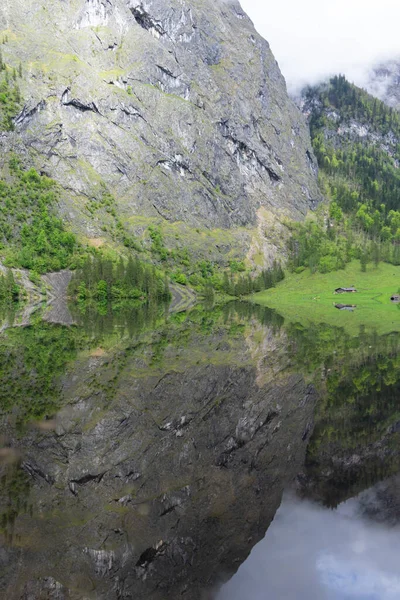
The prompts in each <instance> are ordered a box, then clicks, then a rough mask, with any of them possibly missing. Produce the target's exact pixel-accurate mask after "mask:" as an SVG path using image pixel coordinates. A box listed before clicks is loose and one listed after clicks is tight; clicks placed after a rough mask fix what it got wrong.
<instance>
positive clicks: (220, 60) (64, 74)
mask: <svg viewBox="0 0 400 600" xmlns="http://www.w3.org/2000/svg"><path fill="white" fill-rule="evenodd" d="M1 30H4V31H7V41H6V43H4V44H3V45H2V53H3V59H4V60H5V61H6V62H7V64H9V65H10V66H18V64H19V62H21V63H22V65H23V81H21V91H22V96H23V98H24V99H25V105H24V107H23V108H22V110H21V112H20V114H19V115H17V116H16V118H15V126H16V131H15V132H14V133H11V134H8V135H6V136H3V138H2V142H3V144H4V147H5V149H6V150H12V149H13V150H16V151H17V152H18V153H19V154H22V155H23V156H25V160H26V162H27V163H30V162H33V163H34V164H35V165H36V166H37V167H38V169H39V170H41V171H43V172H45V173H46V174H49V175H51V176H52V177H54V178H55V179H56V180H57V181H58V182H59V183H60V185H61V186H62V188H63V190H64V194H63V199H62V205H61V206H60V211H61V213H62V214H63V216H64V218H65V219H66V220H68V221H69V222H70V224H71V227H72V228H73V229H74V230H75V231H77V232H80V233H81V234H84V235H85V236H87V237H88V238H94V237H98V236H100V235H104V232H103V231H102V227H104V224H107V219H106V217H105V216H104V215H102V213H101V211H100V212H97V213H96V212H93V211H91V212H90V211H88V202H89V201H90V199H93V198H94V197H96V196H98V195H99V194H100V191H101V189H103V188H101V185H100V184H105V185H106V186H107V187H108V188H109V190H110V191H111V192H112V194H113V195H114V196H115V199H116V207H117V209H116V210H117V213H118V215H119V216H120V217H121V218H122V219H123V221H124V222H125V223H126V224H127V226H129V227H130V228H131V229H132V231H134V232H135V233H136V234H139V233H140V232H141V231H143V225H144V224H146V223H149V222H151V221H152V220H155V221H158V222H163V223H166V224H167V225H168V224H172V223H174V222H178V221H179V222H183V223H184V224H185V225H186V226H187V228H188V229H187V230H188V231H189V232H190V231H191V228H198V227H202V228H207V229H214V228H222V229H232V228H233V229H234V230H236V229H237V228H245V232H244V233H243V231H242V232H241V233H240V235H239V232H238V237H237V240H238V241H237V243H239V245H240V251H241V252H242V254H243V251H244V250H247V249H249V247H250V243H251V239H252V236H255V237H257V239H258V237H259V234H260V232H259V230H258V229H257V224H258V223H259V221H260V216H259V214H258V213H259V211H260V209H263V210H264V211H267V213H268V214H269V215H271V216H272V217H271V218H272V220H273V221H276V222H279V221H282V220H284V219H285V218H290V219H301V218H302V217H304V215H305V214H306V212H307V211H308V210H309V209H310V208H313V207H314V206H315V205H316V203H317V202H318V200H319V192H318V188H317V182H316V171H317V165H316V161H315V158H314V156H313V153H312V149H311V143H310V139H309V134H308V131H307V127H306V125H305V123H304V120H303V117H302V116H301V114H300V113H299V112H298V110H297V109H296V108H295V106H294V105H293V103H292V102H291V101H290V100H289V98H288V95H287V92H286V86H285V82H284V79H283V77H282V75H281V73H280V71H279V67H278V65H277V63H276V61H275V59H274V57H273V55H272V53H271V51H270V48H269V46H268V44H267V42H265V41H264V40H263V39H262V38H261V37H260V36H259V35H258V34H257V32H256V31H255V29H254V27H253V25H252V23H251V21H250V20H249V18H248V17H247V16H246V14H245V13H244V12H243V10H242V9H241V7H240V5H239V3H238V2H236V1H232V2H223V1H217V2H211V1H210V0H207V1H206V2H204V1H201V2H200V0H190V1H189V0H187V1H186V0H185V1H184V2H182V1H179V2H178V0H173V1H172V2H169V3H165V2H164V1H162V0H146V1H145V2H139V1H136V0H74V1H73V2H60V1H59V0H46V1H45V2H42V3H38V2H36V1H34V0H24V2H22V0H4V1H3V2H2V3H1V7H0V31H1ZM5 156H6V154H5ZM99 186H100V187H99ZM139 217H141V218H140V219H139ZM263 218H264V219H265V215H264V217H263ZM268 235H269V233H268V231H265V228H263V231H262V236H264V237H266V244H265V248H264V246H263V243H261V242H260V241H259V240H258V242H257V243H258V246H259V247H260V248H263V252H264V251H267V252H268ZM278 237H281V236H278ZM270 245H271V256H273V254H274V252H277V251H278V247H277V243H275V242H271V244H270ZM205 246H207V243H206V244H205ZM233 246H235V242H233V243H232V244H231V245H230V248H228V250H229V249H232V247H233ZM221 252H222V253H223V252H224V251H223V250H221ZM225 252H226V249H225ZM269 258H271V257H269Z"/></svg>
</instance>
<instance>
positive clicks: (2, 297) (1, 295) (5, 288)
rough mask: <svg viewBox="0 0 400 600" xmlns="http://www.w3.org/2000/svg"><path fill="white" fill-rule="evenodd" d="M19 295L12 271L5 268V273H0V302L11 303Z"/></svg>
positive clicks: (18, 297) (16, 299)
mask: <svg viewBox="0 0 400 600" xmlns="http://www.w3.org/2000/svg"><path fill="white" fill-rule="evenodd" d="M20 297H21V290H20V288H19V286H18V285H17V284H16V282H15V279H14V275H13V272H12V271H11V269H7V272H6V274H5V275H2V274H0V304H2V305H4V304H6V305H11V304H12V303H13V302H18V301H19V300H20Z"/></svg>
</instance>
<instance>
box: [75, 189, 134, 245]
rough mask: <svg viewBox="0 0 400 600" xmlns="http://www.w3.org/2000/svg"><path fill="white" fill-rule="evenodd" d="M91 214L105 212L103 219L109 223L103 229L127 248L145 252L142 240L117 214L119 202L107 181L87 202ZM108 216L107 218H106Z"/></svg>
mask: <svg viewBox="0 0 400 600" xmlns="http://www.w3.org/2000/svg"><path fill="white" fill-rule="evenodd" d="M86 208H87V210H88V211H89V213H90V214H91V215H96V214H97V213H99V212H100V213H102V214H103V220H105V221H106V220H107V221H108V224H107V225H103V230H104V231H108V233H110V234H111V235H112V237H113V238H114V239H115V240H119V241H120V242H121V243H122V244H123V245H124V246H125V247H126V248H130V249H132V250H135V251H136V252H143V248H142V246H141V244H140V242H139V241H138V240H137V239H136V238H135V236H134V235H132V234H131V233H130V232H129V231H128V230H127V229H126V227H125V225H124V224H123V222H122V221H121V219H120V218H119V217H118V214H117V204H116V202H115V198H114V196H113V195H112V194H111V193H110V191H109V190H108V188H107V186H106V184H105V183H103V182H102V183H101V184H100V185H99V186H98V187H97V188H96V189H95V190H94V193H93V197H92V198H91V199H90V200H89V201H88V203H87V204H86ZM105 217H107V219H105Z"/></svg>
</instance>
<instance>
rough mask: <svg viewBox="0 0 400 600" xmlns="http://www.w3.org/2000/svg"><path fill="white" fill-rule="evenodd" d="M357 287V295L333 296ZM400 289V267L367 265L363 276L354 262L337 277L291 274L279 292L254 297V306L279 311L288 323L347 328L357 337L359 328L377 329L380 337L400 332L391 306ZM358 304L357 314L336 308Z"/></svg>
mask: <svg viewBox="0 0 400 600" xmlns="http://www.w3.org/2000/svg"><path fill="white" fill-rule="evenodd" d="M353 285H354V286H355V287H356V288H357V290H358V292H357V294H340V295H339V294H338V295H335V294H334V293H333V291H334V289H335V288H338V287H340V286H343V287H350V286H353ZM399 288H400V267H395V266H393V265H389V264H385V263H381V264H379V266H378V267H377V268H375V267H374V266H372V265H368V267H367V272H366V273H362V272H361V269H360V263H359V262H358V261H353V262H352V263H350V264H348V265H347V267H346V269H345V270H342V271H336V272H334V273H327V274H321V273H314V274H311V273H310V272H309V271H308V270H306V271H304V272H303V273H301V274H300V275H295V274H292V273H289V274H287V275H286V279H285V280H284V281H282V282H281V283H280V284H278V286H277V287H276V288H273V289H270V290H267V291H265V292H260V293H259V294H255V295H254V296H253V300H254V302H256V303H258V304H263V305H266V306H270V307H271V308H276V309H277V310H278V311H279V312H280V313H281V314H282V316H284V317H285V318H286V319H287V320H288V321H291V322H300V323H301V324H303V325H308V324H309V323H312V322H323V323H328V324H330V325H334V326H337V327H344V328H345V329H346V331H347V332H348V333H349V334H352V335H357V334H358V333H359V330H360V327H361V326H365V327H366V328H368V329H376V331H377V332H378V333H380V334H385V333H389V332H391V331H400V309H399V306H397V305H395V304H393V303H391V301H390V296H391V294H393V293H395V292H397V290H398V289H399ZM336 302H337V303H343V304H356V305H357V308H356V310H355V311H354V312H349V311H339V310H337V309H336V308H335V307H334V306H333V304H334V303H336Z"/></svg>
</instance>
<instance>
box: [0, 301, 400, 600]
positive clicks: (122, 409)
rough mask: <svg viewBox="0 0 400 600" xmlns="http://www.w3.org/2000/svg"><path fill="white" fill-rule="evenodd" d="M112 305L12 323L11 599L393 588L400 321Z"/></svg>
mask: <svg viewBox="0 0 400 600" xmlns="http://www.w3.org/2000/svg"><path fill="white" fill-rule="evenodd" d="M101 312H102V313H104V314H99V312H98V311H96V310H90V311H87V312H84V313H82V312H79V311H76V310H73V311H72V313H71V314H70V315H69V316H68V319H67V320H66V319H65V318H63V320H64V321H66V322H67V323H68V326H66V325H63V324H61V323H55V322H54V320H56V319H54V311H53V314H52V318H51V321H53V322H48V321H46V320H43V318H42V317H43V315H41V314H39V313H34V314H33V315H31V314H30V315H28V316H26V315H25V317H26V318H23V319H21V318H20V317H19V316H18V315H13V316H12V317H10V316H8V317H7V318H5V320H4V321H3V324H4V327H3V330H2V332H1V337H0V380H1V383H0V417H1V423H2V427H1V434H0V436H1V439H0V442H1V443H0V471H1V486H0V540H1V546H0V597H1V598H4V599H7V600H8V599H10V600H14V599H17V600H36V599H47V600H48V599H55V600H64V599H65V600H67V599H73V600H75V599H76V600H80V599H82V600H83V599H90V600H92V599H93V600H97V599H98V600H103V599H104V600H118V599H135V600H140V599H152V600H158V599H164V598H165V599H167V598H168V599H175V598H188V599H190V600H192V599H193V600H196V599H199V600H205V599H213V598H218V600H228V599H229V600H247V599H254V600H258V599H268V600H275V599H276V600H283V599H288V600H291V599H293V600H303V599H304V600H306V599H307V600H313V599H315V600H324V599H327V600H347V599H353V598H358V599H361V598H362V599H363V600H367V599H368V600H378V599H382V600H386V599H392V598H393V599H394V598H399V597H400V576H399V575H398V559H399V558H400V548H399V544H400V542H399V541H398V540H399V539H400V536H399V533H400V531H399V529H398V523H399V518H400V477H399V476H398V473H400V453H399V449H400V445H399V441H400V440H399V436H400V394H399V391H400V337H399V335H398V334H396V333H392V334H387V335H385V336H378V335H377V334H376V333H375V332H374V331H373V330H370V329H369V328H368V326H367V325H366V326H365V327H362V328H361V329H360V331H359V333H358V335H352V336H350V335H348V334H347V333H346V331H345V330H344V329H343V328H342V327H341V326H340V312H338V326H337V327H332V326H329V325H324V324H319V325H315V326H308V327H307V328H305V327H304V326H302V324H301V323H297V324H291V323H285V321H284V319H283V318H282V317H281V316H280V315H279V314H278V313H276V312H275V311H272V310H270V309H268V308H263V307H258V306H255V305H250V304H244V303H231V304H229V305H227V306H224V307H214V308H211V307H201V306H197V307H195V308H192V309H191V310H190V311H187V312H181V313H174V312H171V310H170V309H169V308H168V307H163V306H161V307H153V306H149V307H145V308H143V307H142V308H140V307H136V308H130V309H129V310H122V309H121V310H120V311H119V312H114V313H110V312H109V311H107V310H103V311H101ZM44 316H45V315H44ZM64 317H65V315H64ZM45 318H46V316H45ZM7 319H8V321H7ZM7 322H8V323H9V325H10V326H8V327H6V326H5V325H6V324H7ZM27 323H30V324H29V325H27ZM11 325H12V326H11ZM18 325H21V326H18ZM282 499H283V500H282Z"/></svg>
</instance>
